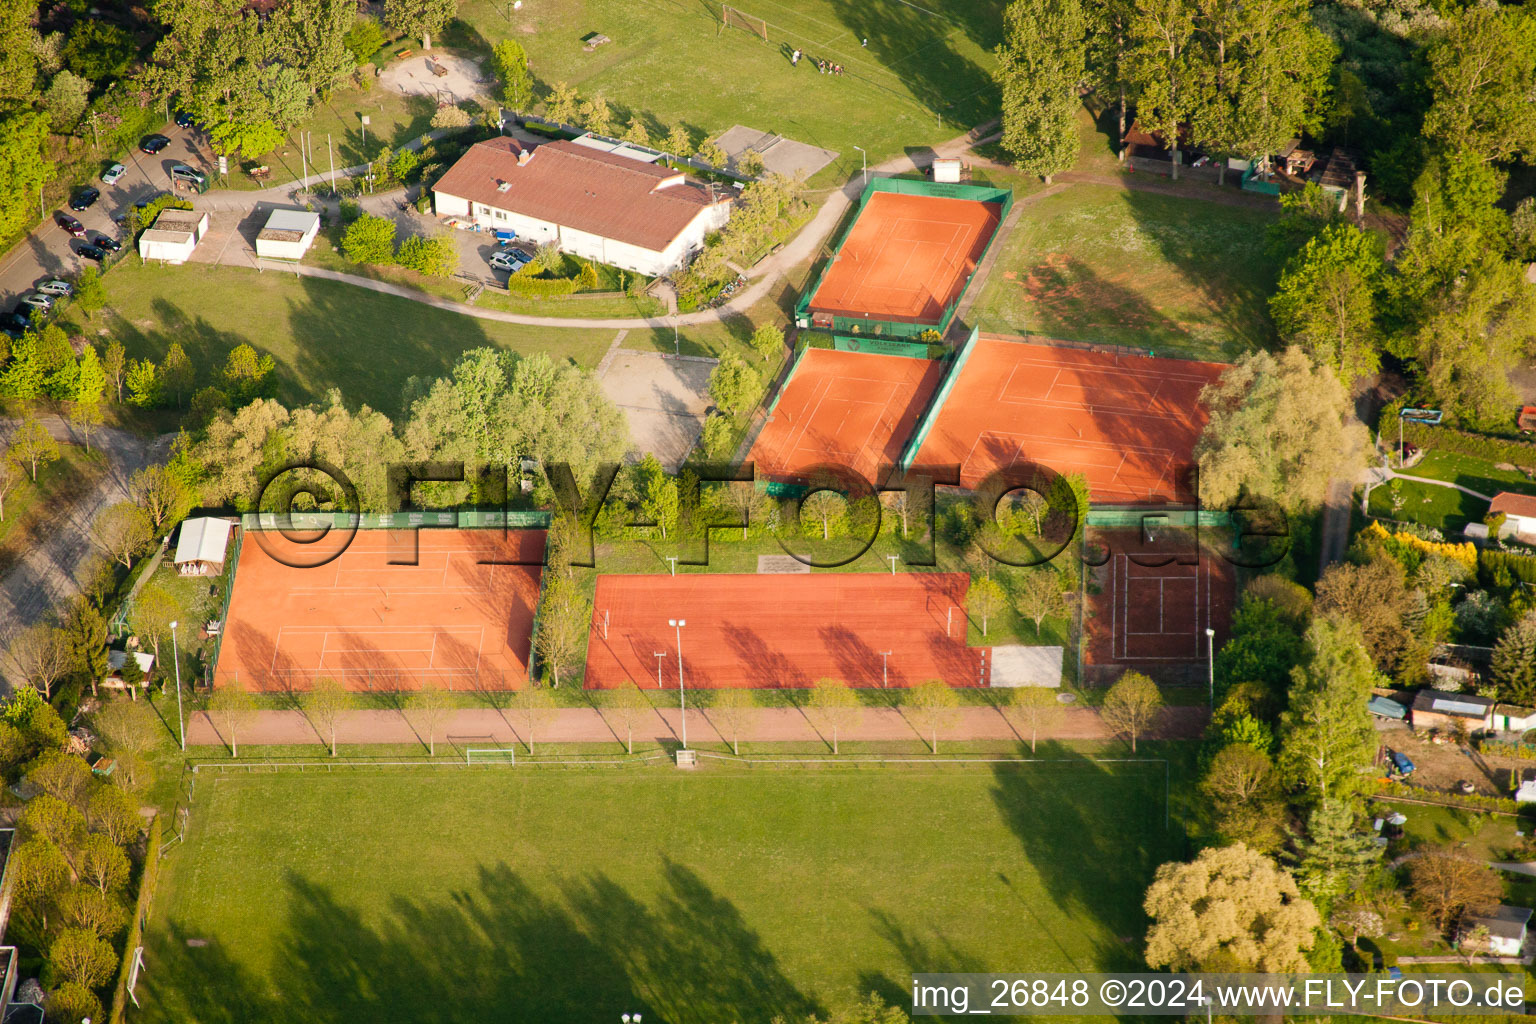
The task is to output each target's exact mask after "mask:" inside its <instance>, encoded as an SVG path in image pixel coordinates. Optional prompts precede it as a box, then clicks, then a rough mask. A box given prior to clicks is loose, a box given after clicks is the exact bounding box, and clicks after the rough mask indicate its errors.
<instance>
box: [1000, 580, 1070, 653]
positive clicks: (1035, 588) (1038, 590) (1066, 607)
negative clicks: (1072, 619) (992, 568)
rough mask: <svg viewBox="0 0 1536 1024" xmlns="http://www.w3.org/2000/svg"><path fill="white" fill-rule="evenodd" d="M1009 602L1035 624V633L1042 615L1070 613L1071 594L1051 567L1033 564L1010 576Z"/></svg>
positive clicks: (1038, 629)
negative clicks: (1011, 585)
mask: <svg viewBox="0 0 1536 1024" xmlns="http://www.w3.org/2000/svg"><path fill="white" fill-rule="evenodd" d="M1013 605H1014V607H1015V608H1016V609H1018V612H1019V614H1020V615H1022V616H1023V617H1024V618H1026V619H1029V620H1030V621H1031V622H1033V623H1034V624H1035V636H1036V637H1038V636H1039V635H1040V626H1041V624H1042V623H1043V622H1045V620H1046V619H1048V618H1052V617H1059V616H1064V615H1070V614H1071V612H1072V596H1071V591H1069V590H1067V589H1066V587H1065V586H1064V585H1063V581H1062V579H1061V575H1060V574H1059V573H1058V572H1057V571H1056V569H1055V568H1054V567H1052V566H1049V565H1043V566H1035V567H1033V568H1029V569H1025V570H1024V571H1023V572H1020V573H1017V574H1016V575H1015V576H1014V591H1013Z"/></svg>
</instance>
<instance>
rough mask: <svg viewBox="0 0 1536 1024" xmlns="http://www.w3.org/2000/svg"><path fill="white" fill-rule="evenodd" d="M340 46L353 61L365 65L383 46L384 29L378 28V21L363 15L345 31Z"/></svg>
mask: <svg viewBox="0 0 1536 1024" xmlns="http://www.w3.org/2000/svg"><path fill="white" fill-rule="evenodd" d="M341 44H342V45H343V46H345V47H346V48H347V50H348V51H349V52H350V53H351V54H352V57H353V59H354V60H356V61H357V62H358V63H359V64H366V63H368V62H369V61H371V60H372V59H373V55H374V54H376V53H378V52H379V49H380V48H381V47H382V46H383V45H384V29H383V28H381V27H380V26H379V22H378V19H376V18H370V17H368V16H367V15H364V16H362V17H360V18H358V19H357V20H356V21H354V22H353V23H352V27H351V28H349V29H347V34H346V35H345V36H342V39H341Z"/></svg>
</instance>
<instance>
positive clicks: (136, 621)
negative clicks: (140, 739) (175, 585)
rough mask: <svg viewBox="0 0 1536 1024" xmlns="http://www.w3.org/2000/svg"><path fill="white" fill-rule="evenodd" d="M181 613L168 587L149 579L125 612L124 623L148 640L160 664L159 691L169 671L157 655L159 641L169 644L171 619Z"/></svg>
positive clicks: (156, 660) (167, 646)
mask: <svg viewBox="0 0 1536 1024" xmlns="http://www.w3.org/2000/svg"><path fill="white" fill-rule="evenodd" d="M180 614H181V606H180V605H178V604H177V603H176V599H175V598H174V597H172V596H171V594H170V591H168V590H166V589H165V588H164V587H162V586H160V585H159V584H158V583H150V584H149V585H148V586H146V587H145V588H144V589H143V590H141V591H139V596H138V597H136V598H134V601H133V608H132V610H131V611H130V613H129V615H128V625H129V626H130V627H131V628H132V629H133V631H134V633H136V634H137V635H138V636H140V637H141V638H143V639H145V640H148V641H149V645H150V647H151V648H152V649H153V650H154V652H155V664H156V665H158V666H159V667H160V677H161V686H160V689H161V692H164V690H165V683H164V681H165V678H166V677H167V676H168V675H170V674H171V673H170V672H169V671H168V670H167V668H166V666H165V659H163V658H162V657H161V656H160V648H161V645H164V646H165V647H166V648H169V647H170V646H171V623H173V622H175V621H176V617H177V616H178V615H180Z"/></svg>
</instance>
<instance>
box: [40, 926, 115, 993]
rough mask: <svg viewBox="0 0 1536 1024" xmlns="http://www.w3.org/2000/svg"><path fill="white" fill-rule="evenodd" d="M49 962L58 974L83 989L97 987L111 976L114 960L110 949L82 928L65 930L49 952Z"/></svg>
mask: <svg viewBox="0 0 1536 1024" xmlns="http://www.w3.org/2000/svg"><path fill="white" fill-rule="evenodd" d="M48 962H49V963H50V964H52V965H53V966H54V969H55V970H57V971H58V972H59V974H60V975H62V976H63V977H65V978H67V979H68V980H70V981H72V982H74V983H75V984H77V985H80V986H82V987H84V988H88V989H91V988H100V987H101V986H103V985H105V984H106V983H107V982H108V980H110V979H111V977H112V969H113V968H114V967H115V966H116V965H117V957H115V956H113V955H112V947H111V946H110V945H108V944H107V943H106V942H103V941H102V940H101V939H100V938H98V937H97V936H96V935H95V934H94V933H92V932H89V931H86V930H85V929H83V928H66V929H64V930H63V931H61V932H60V933H59V937H58V938H57V939H54V940H53V945H52V946H50V947H49V949H48Z"/></svg>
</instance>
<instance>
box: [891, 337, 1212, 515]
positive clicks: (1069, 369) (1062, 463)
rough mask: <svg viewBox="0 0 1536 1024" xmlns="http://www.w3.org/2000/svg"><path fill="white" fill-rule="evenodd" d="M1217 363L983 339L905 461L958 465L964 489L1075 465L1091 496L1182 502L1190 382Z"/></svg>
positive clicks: (1195, 402)
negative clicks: (1017, 467) (1010, 470)
mask: <svg viewBox="0 0 1536 1024" xmlns="http://www.w3.org/2000/svg"><path fill="white" fill-rule="evenodd" d="M1225 369H1226V367H1225V366H1223V365H1222V364H1220V363H1196V362H1185V361H1183V360H1175V359H1153V358H1148V357H1145V356H1133V355H1124V356H1122V355H1117V354H1114V353H1107V352H1090V351H1086V350H1082V349H1072V348H1057V347H1052V346H1047V345H1031V344H1026V343H1023V342H1017V341H1011V340H1007V339H1003V338H997V337H989V336H986V335H983V336H981V337H979V338H978V339H977V340H976V342H975V343H974V351H972V352H971V355H970V359H969V360H968V361H967V362H966V364H965V365H964V366H963V367H962V368H961V370H960V377H959V379H958V380H956V381H955V385H954V389H953V390H952V391H951V392H950V394H949V397H948V399H947V400H946V401H945V403H944V406H943V408H942V409H940V410H939V413H938V416H937V418H936V419H935V421H934V424H933V427H932V429H931V430H930V431H929V433H928V437H927V439H926V440H925V441H924V442H923V447H922V450H921V451H919V452H918V456H917V461H918V462H920V463H924V464H927V465H953V464H955V463H959V464H960V480H961V484H962V485H963V486H966V487H975V486H976V485H977V483H979V482H980V481H981V480H982V479H983V478H984V477H986V476H987V474H989V473H991V472H993V471H995V470H997V469H999V468H1003V467H1007V466H1010V465H1013V464H1015V463H1022V462H1033V463H1038V464H1040V465H1044V466H1048V467H1050V468H1051V469H1054V470H1056V471H1057V472H1059V473H1067V472H1074V471H1075V472H1081V473H1082V474H1083V475H1084V476H1086V477H1087V479H1088V487H1089V490H1090V491H1091V493H1092V496H1093V500H1094V501H1095V502H1101V503H1122V502H1123V503H1143V502H1181V501H1193V500H1194V496H1193V494H1192V493H1191V492H1190V469H1191V467H1192V465H1193V452H1194V447H1195V442H1196V440H1198V439H1199V437H1200V431H1201V430H1202V429H1204V427H1205V421H1206V414H1205V410H1204V409H1203V408H1202V407H1201V405H1200V400H1199V399H1200V389H1201V388H1203V387H1204V386H1205V385H1207V384H1210V383H1212V382H1214V381H1215V380H1216V379H1217V378H1218V377H1219V376H1220V375H1221V373H1222V371H1223V370H1225Z"/></svg>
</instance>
